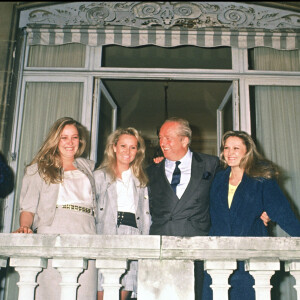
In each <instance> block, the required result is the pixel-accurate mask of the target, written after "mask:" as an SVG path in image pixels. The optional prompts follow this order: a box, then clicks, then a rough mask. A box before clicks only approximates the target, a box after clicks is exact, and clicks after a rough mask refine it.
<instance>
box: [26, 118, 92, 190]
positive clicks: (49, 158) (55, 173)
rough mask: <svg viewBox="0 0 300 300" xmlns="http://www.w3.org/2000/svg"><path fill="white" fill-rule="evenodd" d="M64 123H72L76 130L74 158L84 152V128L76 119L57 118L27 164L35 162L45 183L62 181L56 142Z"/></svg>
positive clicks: (57, 142)
mask: <svg viewBox="0 0 300 300" xmlns="http://www.w3.org/2000/svg"><path fill="white" fill-rule="evenodd" d="M66 125H74V126H75V127H76V128H77V130H78V135H79V147H78V150H77V152H76V153H75V158H76V157H79V156H81V155H82V154H83V153H84V150H85V148H86V144H87V136H86V135H87V133H86V130H85V128H84V127H83V126H82V125H81V124H80V123H79V122H77V121H76V120H74V119H72V118H69V117H64V118H61V119H58V120H57V121H56V122H55V123H54V124H53V125H52V127H51V129H50V131H49V133H48V135H47V137H46V140H45V141H44V143H43V144H42V146H41V148H40V149H39V151H38V153H37V154H36V156H35V157H34V158H33V160H32V162H31V163H30V164H29V165H33V164H35V163H37V165H38V172H39V174H40V176H41V177H42V178H43V179H44V180H45V182H46V183H49V184H50V183H59V182H62V179H63V178H62V177H63V167H62V160H61V157H60V153H59V150H58V144H59V140H60V136H61V133H62V131H63V129H64V127H65V126H66Z"/></svg>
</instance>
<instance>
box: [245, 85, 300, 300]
mask: <svg viewBox="0 0 300 300" xmlns="http://www.w3.org/2000/svg"><path fill="white" fill-rule="evenodd" d="M250 95H251V101H250V104H251V112H252V115H251V121H252V123H254V124H253V127H255V129H256V140H257V146H258V149H259V151H260V152H261V153H263V154H264V156H265V157H266V158H268V159H270V160H271V161H272V162H273V163H275V164H276V165H277V166H278V167H279V171H280V177H279V185H280V187H281V189H282V191H283V193H284V195H285V196H286V197H287V199H288V201H289V203H290V205H291V207H292V209H293V211H294V213H295V214H296V216H297V217H298V219H300V185H299V182H300V169H299V166H300V158H299V150H298V149H299V147H300V139H299V131H300V119H299V117H298V116H299V113H300V101H299V99H300V87H282V86H255V87H253V88H252V91H251V93H250ZM252 134H254V133H253V132H252ZM270 226H271V228H270V232H271V233H272V235H275V236H288V235H287V234H286V233H285V232H284V231H283V230H282V229H281V228H280V227H279V226H278V225H276V226H273V224H272V223H271V224H270V225H269V227H270ZM276 273H277V274H276V275H274V276H273V277H272V280H273V282H272V285H273V286H274V287H275V289H272V299H273V297H274V299H275V298H276V299H277V297H275V295H276V294H277V295H279V294H280V299H296V298H297V297H296V292H295V290H294V288H293V285H294V284H295V280H294V278H293V277H292V276H291V275H290V274H289V275H288V276H287V274H286V272H284V270H282V271H280V272H276Z"/></svg>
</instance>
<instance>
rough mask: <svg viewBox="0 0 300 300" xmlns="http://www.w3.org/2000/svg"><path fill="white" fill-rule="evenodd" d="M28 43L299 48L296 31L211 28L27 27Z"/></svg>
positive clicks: (299, 41)
mask: <svg viewBox="0 0 300 300" xmlns="http://www.w3.org/2000/svg"><path fill="white" fill-rule="evenodd" d="M26 30H27V32H28V44H29V45H63V44H68V43H81V44H85V45H89V46H104V45H113V44H114V45H120V46H125V47H137V46H144V45H156V46H160V47H176V46H183V45H191V46H198V47H220V46H230V47H237V48H245V49H248V48H254V47H270V48H274V49H279V50H294V49H299V48H300V38H299V37H300V33H299V32H288V31H283V32H278V31H276V32H270V31H254V30H253V31H250V30H243V31H242V30H236V31H235V30H228V29H221V28H213V29H208V28H205V29H201V30H199V29H198V30H194V29H185V28H184V29H183V28H182V29H181V28H176V29H175V28H172V29H161V28H160V29H155V28H151V29H135V28H124V27H121V26H115V27H109V28H108V27H106V28H100V29H99V28H94V27H88V28H87V27H84V28H44V27H41V28H27V29H26Z"/></svg>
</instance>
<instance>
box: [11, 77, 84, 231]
mask: <svg viewBox="0 0 300 300" xmlns="http://www.w3.org/2000/svg"><path fill="white" fill-rule="evenodd" d="M25 93H26V94H25V104H24V111H23V123H22V131H21V139H20V148H19V159H18V172H17V177H16V184H17V186H16V196H15V207H14V220H13V229H16V228H18V227H19V225H18V223H19V195H20V189H21V184H22V178H23V175H24V169H25V166H26V165H28V164H29V163H30V162H31V161H32V159H33V157H34V156H35V154H36V153H37V152H38V150H39V147H40V146H41V145H42V142H43V141H44V139H45V138H46V135H47V133H48V131H49V129H50V127H51V126H52V124H53V123H54V122H55V121H56V120H57V119H59V118H61V117H72V118H74V119H76V120H78V121H80V116H81V106H82V104H81V101H82V100H81V99H82V96H83V84H82V83H45V82H38V83H27V85H26V92H25Z"/></svg>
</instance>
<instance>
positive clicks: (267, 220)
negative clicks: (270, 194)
mask: <svg viewBox="0 0 300 300" xmlns="http://www.w3.org/2000/svg"><path fill="white" fill-rule="evenodd" d="M260 218H261V220H262V221H263V222H264V224H265V226H268V223H269V222H270V221H271V219H270V218H269V216H268V215H267V213H266V212H265V211H264V212H263V213H262V214H261V216H260Z"/></svg>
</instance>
